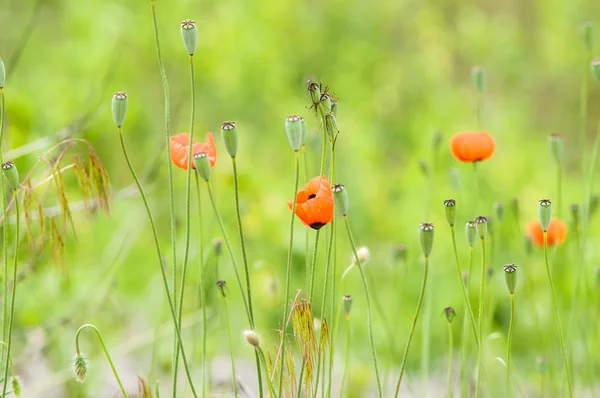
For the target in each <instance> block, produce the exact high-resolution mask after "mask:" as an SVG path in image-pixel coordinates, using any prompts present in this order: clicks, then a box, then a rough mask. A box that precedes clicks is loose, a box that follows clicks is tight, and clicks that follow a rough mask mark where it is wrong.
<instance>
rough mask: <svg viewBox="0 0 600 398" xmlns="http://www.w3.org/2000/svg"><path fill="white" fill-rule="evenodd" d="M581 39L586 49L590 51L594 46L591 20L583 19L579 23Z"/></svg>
mask: <svg viewBox="0 0 600 398" xmlns="http://www.w3.org/2000/svg"><path fill="white" fill-rule="evenodd" d="M581 41H582V42H583V45H584V47H585V49H586V50H588V51H592V47H593V46H594V25H593V24H592V21H583V22H582V24H581Z"/></svg>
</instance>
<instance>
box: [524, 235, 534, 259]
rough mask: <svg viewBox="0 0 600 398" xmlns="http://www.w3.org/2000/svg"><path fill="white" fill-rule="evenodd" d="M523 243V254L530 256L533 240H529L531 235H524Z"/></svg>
mask: <svg viewBox="0 0 600 398" xmlns="http://www.w3.org/2000/svg"><path fill="white" fill-rule="evenodd" d="M523 243H524V245H525V254H526V255H527V256H531V253H533V241H532V240H531V237H530V236H525V238H524V241H523Z"/></svg>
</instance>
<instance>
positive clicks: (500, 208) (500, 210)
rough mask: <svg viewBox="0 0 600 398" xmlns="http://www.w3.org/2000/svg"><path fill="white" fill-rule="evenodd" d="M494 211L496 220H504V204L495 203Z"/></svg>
mask: <svg viewBox="0 0 600 398" xmlns="http://www.w3.org/2000/svg"><path fill="white" fill-rule="evenodd" d="M494 210H496V218H497V219H498V221H500V222H502V220H503V219H504V202H501V201H497V202H496V203H494Z"/></svg>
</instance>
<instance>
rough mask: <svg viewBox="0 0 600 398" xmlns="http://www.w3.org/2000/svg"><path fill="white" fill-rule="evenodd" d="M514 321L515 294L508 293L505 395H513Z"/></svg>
mask: <svg viewBox="0 0 600 398" xmlns="http://www.w3.org/2000/svg"><path fill="white" fill-rule="evenodd" d="M514 323H515V295H514V293H510V323H509V326H508V338H507V341H506V396H508V397H511V396H513V395H514V391H513V389H511V388H510V366H511V362H510V348H511V345H512V336H513V327H514Z"/></svg>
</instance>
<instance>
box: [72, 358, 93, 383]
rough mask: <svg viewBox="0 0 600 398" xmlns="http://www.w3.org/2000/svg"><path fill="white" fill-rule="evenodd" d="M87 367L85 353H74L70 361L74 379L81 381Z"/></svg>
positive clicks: (83, 379) (83, 378) (85, 374)
mask: <svg viewBox="0 0 600 398" xmlns="http://www.w3.org/2000/svg"><path fill="white" fill-rule="evenodd" d="M88 367H89V362H88V360H87V357H86V356H85V354H83V353H77V355H75V358H73V362H72V363H71V371H72V372H73V376H74V377H75V380H77V381H78V382H80V383H83V382H84V381H85V378H86V376H87V372H88Z"/></svg>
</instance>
